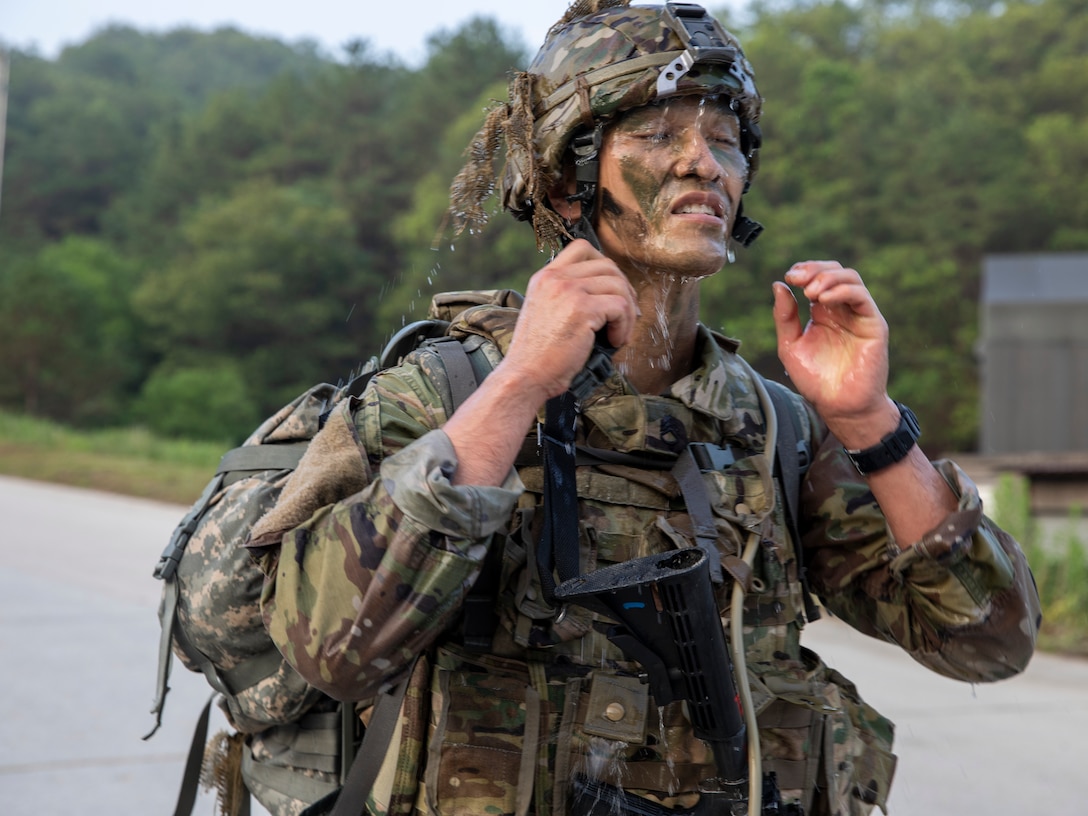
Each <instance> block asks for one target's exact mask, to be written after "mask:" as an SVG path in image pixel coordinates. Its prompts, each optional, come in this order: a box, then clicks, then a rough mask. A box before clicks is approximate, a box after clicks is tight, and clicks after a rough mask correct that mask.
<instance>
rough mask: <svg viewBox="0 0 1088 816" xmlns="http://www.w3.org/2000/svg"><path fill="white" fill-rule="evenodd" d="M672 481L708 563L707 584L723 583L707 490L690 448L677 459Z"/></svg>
mask: <svg viewBox="0 0 1088 816" xmlns="http://www.w3.org/2000/svg"><path fill="white" fill-rule="evenodd" d="M672 475H673V478H675V479H676V482H677V484H679V485H680V493H681V494H682V495H683V497H684V504H685V505H687V509H688V515H689V516H690V517H691V526H692V528H693V530H694V532H695V541H696V543H697V544H698V545H699V548H700V549H701V550H703V552H705V553H706V556H707V561H708V562H709V563H710V580H711V581H712V582H713V583H714V584H721V582H722V558H721V553H720V552H718V528H717V526H716V525H715V524H714V511H713V509H712V508H711V503H710V492H709V491H708V490H707V489H706V482H704V481H703V476H702V473H701V472H700V469H699V465H698V464H697V463H696V462H695V456H694V455H693V454H692V452H691V447H690V446H689V447H687V448H684V450H683V451H681V452H680V455H679V456H678V457H676V464H675V465H674V466H673V469H672Z"/></svg>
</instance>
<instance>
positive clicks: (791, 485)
mask: <svg viewBox="0 0 1088 816" xmlns="http://www.w3.org/2000/svg"><path fill="white" fill-rule="evenodd" d="M763 384H764V385H765V386H766V387H767V393H768V394H769V395H770V397H771V402H772V403H773V404H774V412H775V415H776V416H777V417H778V419H779V422H778V444H777V445H776V447H775V452H774V469H775V472H776V473H777V474H778V478H779V480H780V481H781V483H782V504H783V505H784V506H785V509H786V526H787V527H788V528H789V534H790V537H791V538H792V539H793V545H794V546H793V549H794V553H795V555H796V558H797V574H798V575H799V576H800V578H801V587H802V589H803V590H804V592H803V594H804V598H805V617H807V618H808V619H809V620H810V621H814V620H817V619H819V617H820V610H819V609H818V608H817V607H816V602H815V601H814V600H813V597H812V590H811V589H810V588H809V585H808V568H807V567H806V566H805V561H804V552H805V548H804V547H803V546H802V544H801V535H800V526H799V524H798V513H799V509H798V507H797V502H798V501H799V500H800V497H801V480H802V479H804V476H805V473H806V472H807V471H808V468H809V465H810V464H811V463H812V450H811V448H810V447H809V443H808V440H807V439H805V438H804V436H803V435H802V431H801V420H800V418H799V417H798V416H797V411H796V409H795V408H794V406H793V404H792V402H791V400H790V397H789V392H788V391H787V389H786V387H785V386H784V385H782V384H781V383H778V382H775V381H774V380H769V379H767V378H766V377H764V378H763ZM786 417H789V419H788V421H784V420H785V418H786Z"/></svg>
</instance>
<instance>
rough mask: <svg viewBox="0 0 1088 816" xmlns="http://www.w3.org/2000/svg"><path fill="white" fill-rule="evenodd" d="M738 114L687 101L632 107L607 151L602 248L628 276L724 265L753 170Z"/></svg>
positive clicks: (708, 270) (695, 273)
mask: <svg viewBox="0 0 1088 816" xmlns="http://www.w3.org/2000/svg"><path fill="white" fill-rule="evenodd" d="M739 141H740V129H739V124H738V121H737V118H736V115H735V114H734V113H733V112H732V110H730V109H729V108H728V106H726V105H723V104H718V103H717V102H716V101H715V100H713V99H711V100H709V101H708V100H706V99H704V98H701V97H683V98H677V99H672V100H669V101H668V102H666V103H663V104H660V105H651V106H647V107H644V108H639V109H637V110H634V111H632V112H630V113H628V114H626V115H625V116H623V117H621V118H620V119H619V120H617V121H616V122H615V123H614V124H613V125H612V127H611V128H610V129H609V130H608V131H607V132H606V134H605V141H604V145H603V147H602V150H601V188H602V208H601V213H600V218H599V224H598V234H599V236H600V237H601V241H602V248H604V250H605V253H606V254H608V255H609V256H610V257H612V258H613V260H616V261H617V262H618V263H620V265H621V266H622V267H624V268H625V269H627V270H628V271H629V272H630V271H632V270H633V269H636V268H638V269H644V270H652V271H654V272H656V273H661V272H670V271H671V272H675V273H677V274H680V275H682V276H686V277H702V276H705V275H709V274H712V273H713V272H715V271H717V270H718V269H720V268H721V266H722V265H723V264H724V261H725V258H726V253H727V249H728V235H729V230H730V229H731V228H732V221H733V218H734V217H735V214H736V208H737V203H738V202H739V200H740V195H741V192H742V191H743V185H744V178H745V175H746V171H747V166H746V162H745V159H744V156H743V154H742V153H741V151H740V147H739Z"/></svg>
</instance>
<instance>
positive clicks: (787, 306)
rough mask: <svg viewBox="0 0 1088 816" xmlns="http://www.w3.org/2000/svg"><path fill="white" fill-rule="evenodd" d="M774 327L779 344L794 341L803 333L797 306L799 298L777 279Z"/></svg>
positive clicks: (773, 312) (775, 284)
mask: <svg viewBox="0 0 1088 816" xmlns="http://www.w3.org/2000/svg"><path fill="white" fill-rule="evenodd" d="M773 288H774V309H773V311H772V314H773V315H774V327H775V331H776V332H777V333H778V343H779V345H781V344H783V343H792V342H793V341H795V340H797V339H798V338H799V337H800V336H801V334H802V329H801V319H800V317H799V314H800V313H799V310H798V308H797V299H796V298H795V297H794V296H793V292H792V291H790V288H789V287H788V286H786V284H784V283H782V281H775V283H774V285H773Z"/></svg>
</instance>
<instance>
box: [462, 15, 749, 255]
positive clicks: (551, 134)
mask: <svg viewBox="0 0 1088 816" xmlns="http://www.w3.org/2000/svg"><path fill="white" fill-rule="evenodd" d="M629 3H630V0H576V2H574V3H572V4H571V6H570V8H569V9H568V10H567V13H566V14H565V15H564V16H563V18H562V19H561V20H560V21H559V22H558V23H556V24H555V25H554V26H553V27H552V28H551V30H550V31H549V32H548V36H547V38H546V40H545V42H544V45H543V46H542V47H541V49H540V50H539V51H538V52H537V55H536V57H535V58H534V59H533V61H532V63H531V64H530V66H529V68H528V70H527V71H525V72H523V73H519V74H517V75H515V76H514V77H513V79H512V80H511V82H510V86H509V101H508V102H507V103H506V104H505V105H503V106H501V107H500V108H497V109H493V110H492V112H491V115H490V116H489V117H488V122H487V123H485V125H484V128H483V129H481V131H480V132H479V133H478V134H477V136H476V138H475V139H474V140H473V143H472V144H471V145H470V146H469V149H468V151H466V152H467V153H468V155H469V162H468V164H466V166H465V168H464V169H463V170H462V171H461V173H460V174H459V175H458V177H457V179H455V181H454V183H453V186H452V187H451V191H450V192H451V196H450V198H451V208H450V214H451V215H452V217H453V219H454V221H455V224H456V226H457V229H458V231H460V230H461V229H463V228H464V227H465V226H469V225H470V224H472V223H473V222H482V221H484V220H486V216H485V215H484V214H483V212H482V209H481V208H480V204H481V203H482V198H481V196H483V197H486V196H487V195H490V193H491V191H493V190H494V179H493V177H487V176H488V168H486V167H484V164H487V165H490V163H491V160H492V157H493V155H494V153H495V151H496V150H497V149H498V143H499V141H500V137H501V136H504V137H505V141H506V165H505V168H504V170H503V178H502V204H503V207H504V208H505V209H507V210H510V211H511V212H512V213H513V214H514V215H515V216H516V217H518V218H521V219H529V218H532V220H533V227H534V230H535V231H536V234H537V242H538V244H539V245H541V246H544V245H547V244H551V245H553V246H555V245H557V244H558V242H559V239H560V236H561V235H562V234H563V233H564V232H565V228H564V226H563V224H562V221H561V220H560V219H559V218H558V216H557V215H556V214H555V213H554V212H553V211H552V210H551V209H550V208H549V207H547V206H546V196H547V191H548V190H549V189H552V188H553V187H554V186H555V184H556V183H558V182H559V180H560V178H561V176H562V172H563V162H564V158H565V156H566V151H567V147H568V145H570V142H571V139H572V138H573V137H574V136H575V135H576V134H577V133H579V132H583V131H592V130H593V129H594V128H596V127H599V126H600V125H602V124H604V123H606V122H608V121H609V120H610V119H612V118H614V117H615V116H616V115H617V114H620V113H622V112H624V111H628V110H632V109H634V108H639V107H642V106H644V105H647V104H651V103H653V102H654V101H656V100H658V99H663V98H667V97H671V96H681V95H693V94H697V95H702V96H712V95H716V96H721V97H723V98H726V99H728V100H729V103H730V105H731V106H732V108H733V110H735V111H736V112H737V115H738V117H739V119H740V121H741V126H742V140H743V141H744V144H742V148H743V149H744V150H745V152H746V154H747V158H748V164H749V171H748V180H749V181H750V180H751V177H752V176H753V175H754V173H755V170H756V163H757V161H756V160H757V156H758V149H759V136H758V133H759V131H758V128H757V127H756V123H757V122H758V121H759V116H760V111H761V107H762V99H761V98H760V96H759V92H758V91H757V90H756V86H755V82H754V79H753V73H752V68H751V66H750V65H749V63H748V60H747V59H746V58H745V56H744V53H743V51H742V49H741V47H740V43H739V42H737V40H736V38H735V37H733V35H732V34H730V33H728V32H727V31H725V30H724V29H723V28H722V26H721V25H720V24H719V23H718V22H717V21H716V20H714V19H713V18H711V17H710V16H709V15H707V14H706V13H705V12H704V10H703V9H702V7H701V6H697V5H695V4H693V3H673V2H670V3H667V4H666V5H665V6H631V5H629ZM481 172H482V174H483V176H484V177H481ZM491 172H492V173H493V171H491Z"/></svg>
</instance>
